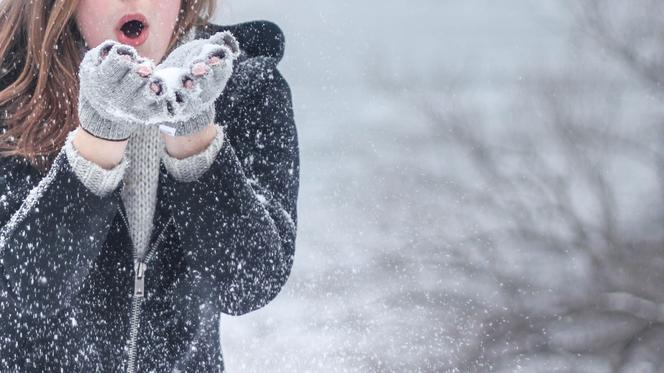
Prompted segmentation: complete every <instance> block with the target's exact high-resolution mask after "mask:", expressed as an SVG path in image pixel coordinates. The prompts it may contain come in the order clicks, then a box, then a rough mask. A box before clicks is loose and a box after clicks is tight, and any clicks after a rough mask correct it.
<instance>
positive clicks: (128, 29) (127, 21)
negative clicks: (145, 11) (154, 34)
mask: <svg viewBox="0 0 664 373" xmlns="http://www.w3.org/2000/svg"><path fill="white" fill-rule="evenodd" d="M149 32H150V29H149V25H148V20H147V18H145V16H144V15H142V14H140V13H133V14H127V15H125V16H124V17H122V18H120V21H118V23H117V26H116V27H115V35H116V36H117V38H118V41H119V42H120V43H122V44H127V45H131V46H132V47H137V46H139V45H141V44H143V43H145V41H146V40H147V38H148V35H149Z"/></svg>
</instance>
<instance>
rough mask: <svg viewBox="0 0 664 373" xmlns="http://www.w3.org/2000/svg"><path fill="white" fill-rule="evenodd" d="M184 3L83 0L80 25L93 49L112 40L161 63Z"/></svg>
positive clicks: (170, 0) (79, 9)
mask: <svg viewBox="0 0 664 373" xmlns="http://www.w3.org/2000/svg"><path fill="white" fill-rule="evenodd" d="M181 1H182V0H80V1H79V3H78V6H77V8H76V15H75V18H76V24H77V26H78V29H79V30H80V31H81V34H82V35H83V38H84V39H85V42H86V43H87V44H88V47H89V48H94V47H96V46H97V45H99V44H101V42H103V41H105V40H108V39H111V40H115V41H118V42H120V43H123V44H127V45H131V46H132V47H134V48H136V50H137V51H138V53H139V54H140V55H141V56H143V57H147V58H150V59H152V60H153V61H154V62H155V63H159V62H161V60H162V58H164V54H166V49H167V48H168V43H169V42H170V40H171V36H172V35H173V30H174V29H175V24H176V22H177V16H178V13H179V11H180V3H181Z"/></svg>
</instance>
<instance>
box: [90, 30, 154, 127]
mask: <svg viewBox="0 0 664 373" xmlns="http://www.w3.org/2000/svg"><path fill="white" fill-rule="evenodd" d="M153 71H154V63H153V62H152V61H151V60H149V59H146V58H142V57H140V56H139V55H138V53H137V52H136V50H135V49H134V48H132V47H130V46H128V45H123V44H120V43H118V42H115V41H112V40H107V41H105V42H103V43H101V44H100V45H98V46H97V47H95V48H93V49H91V50H89V51H88V52H87V53H86V54H85V56H84V57H83V61H82V62H81V65H80V68H79V74H78V75H79V80H80V85H81V86H80V90H79V103H78V116H79V120H80V122H81V127H83V128H84V129H85V130H87V131H88V132H90V133H92V134H93V135H95V136H97V137H100V138H104V139H108V140H121V139H127V138H129V137H130V136H131V135H132V133H134V132H135V131H136V130H137V129H138V128H139V126H143V125H145V122H146V121H147V120H148V119H149V118H153V117H155V116H160V115H161V116H163V115H164V113H165V110H166V109H165V108H166V105H165V104H164V97H163V96H160V95H157V94H155V92H153V91H152V90H151V89H150V82H151V79H152V76H151V73H152V72H153Z"/></svg>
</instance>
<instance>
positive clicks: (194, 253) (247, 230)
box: [162, 67, 299, 315]
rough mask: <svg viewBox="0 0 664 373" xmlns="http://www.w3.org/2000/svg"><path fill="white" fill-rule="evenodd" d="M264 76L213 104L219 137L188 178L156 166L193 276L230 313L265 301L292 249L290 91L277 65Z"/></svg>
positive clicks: (295, 174)
mask: <svg viewBox="0 0 664 373" xmlns="http://www.w3.org/2000/svg"><path fill="white" fill-rule="evenodd" d="M263 76H265V77H268V78H266V80H265V81H264V82H262V83H261V85H260V87H259V88H258V89H256V90H255V93H254V94H252V95H251V96H250V97H247V98H245V99H243V100H237V98H230V97H226V98H227V99H228V100H229V101H232V102H235V103H236V106H232V105H229V106H226V109H224V110H222V109H221V108H219V105H218V108H219V109H218V110H217V114H218V119H217V120H218V121H220V122H221V123H223V124H224V125H223V130H224V137H223V141H222V142H221V149H220V150H219V152H218V154H217V155H216V157H215V158H214V161H213V162H212V164H211V165H210V167H209V169H207V170H206V171H205V172H204V173H203V174H202V175H200V177H198V178H197V179H195V180H193V181H190V182H187V181H181V180H178V179H177V178H175V177H173V175H170V174H169V173H168V172H167V170H166V168H165V167H162V173H164V177H165V178H166V179H167V180H166V182H165V185H166V188H165V190H166V198H168V200H169V204H170V206H171V208H172V212H173V216H174V218H175V223H176V226H177V231H178V238H179V241H180V243H181V245H183V246H182V247H183V252H184V255H185V258H186V261H187V263H188V266H189V270H190V275H191V278H193V279H194V280H193V281H194V282H195V286H196V288H197V289H198V290H199V291H200V292H201V293H202V294H203V296H205V297H206V298H207V300H210V301H212V303H213V304H214V305H215V306H216V307H218V309H219V310H220V311H221V312H224V313H226V314H230V315H240V314H244V313H247V312H251V311H253V310H256V309H258V308H261V307H263V306H264V305H266V304H267V303H268V302H270V301H271V300H272V299H273V298H274V297H275V296H276V295H277V294H278V293H279V291H280V290H281V288H282V287H283V285H284V284H285V282H286V280H287V279H288V277H289V274H290V271H291V267H292V265H293V255H294V252H295V238H296V231H297V216H296V214H297V208H296V205H297V195H298V188H299V150H298V142H297V133H296V128H295V122H294V118H293V108H292V102H291V92H290V88H289V86H288V84H287V83H286V81H285V80H284V78H283V77H282V76H281V74H280V73H279V72H278V71H277V70H276V67H273V69H271V70H270V71H269V74H263ZM245 100H246V101H245ZM238 101H243V102H244V103H242V104H237V102H238ZM162 166H163V165H162Z"/></svg>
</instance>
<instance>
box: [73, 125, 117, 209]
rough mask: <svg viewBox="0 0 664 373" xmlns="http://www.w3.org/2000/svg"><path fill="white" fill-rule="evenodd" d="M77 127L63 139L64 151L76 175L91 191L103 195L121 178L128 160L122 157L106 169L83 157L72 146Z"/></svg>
mask: <svg viewBox="0 0 664 373" xmlns="http://www.w3.org/2000/svg"><path fill="white" fill-rule="evenodd" d="M76 131H78V128H77V129H75V130H73V131H70V132H69V134H68V135H67V139H66V140H65V153H66V154H67V160H68V161H69V164H70V165H71V167H72V169H73V170H74V173H75V174H76V176H77V177H78V178H79V179H80V180H81V182H82V183H83V185H85V186H86V187H87V188H88V189H90V191H92V193H94V194H96V195H98V196H100V197H104V196H106V195H108V194H110V193H111V192H112V191H113V190H115V188H117V186H118V184H120V181H121V180H122V177H123V176H124V173H125V169H126V168H127V166H128V164H129V160H128V159H127V158H126V157H123V158H122V160H121V161H120V164H118V165H116V166H115V167H113V168H112V169H110V170H107V169H105V168H103V167H101V166H99V165H98V164H96V163H94V162H92V161H90V160H88V159H86V158H84V157H83V156H82V155H81V154H80V153H79V152H78V151H77V150H76V147H75V146H74V143H73V140H74V136H75V133H76Z"/></svg>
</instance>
